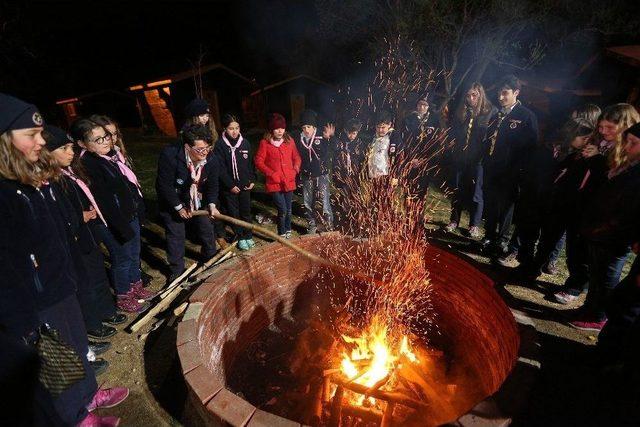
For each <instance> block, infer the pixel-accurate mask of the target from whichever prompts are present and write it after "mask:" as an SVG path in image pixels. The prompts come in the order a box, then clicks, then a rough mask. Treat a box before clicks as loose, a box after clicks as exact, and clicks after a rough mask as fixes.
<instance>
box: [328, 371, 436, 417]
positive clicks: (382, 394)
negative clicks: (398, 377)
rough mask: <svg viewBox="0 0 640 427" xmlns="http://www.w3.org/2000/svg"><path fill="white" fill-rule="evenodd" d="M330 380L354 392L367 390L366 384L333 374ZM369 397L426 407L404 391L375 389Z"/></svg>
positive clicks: (410, 405) (362, 392)
mask: <svg viewBox="0 0 640 427" xmlns="http://www.w3.org/2000/svg"><path fill="white" fill-rule="evenodd" d="M331 380H332V381H333V382H334V383H335V384H337V385H338V386H343V387H344V388H346V389H347V390H350V391H353V392H356V393H360V394H365V393H366V392H367V390H368V387H367V386H366V385H362V384H358V383H352V382H349V381H346V380H344V379H342V378H340V377H338V376H333V377H332V378H331ZM371 397H373V398H376V399H381V400H385V401H387V402H395V403H398V404H400V405H404V406H408V407H409V408H413V409H419V410H421V409H428V407H429V406H428V405H427V404H425V403H423V402H420V401H418V400H415V399H413V398H411V397H409V396H407V395H406V394H404V393H400V392H389V391H384V390H376V391H374V392H372V393H371Z"/></svg>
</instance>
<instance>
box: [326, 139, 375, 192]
mask: <svg viewBox="0 0 640 427" xmlns="http://www.w3.org/2000/svg"><path fill="white" fill-rule="evenodd" d="M367 150H368V147H367V144H366V143H365V142H364V141H363V140H362V138H360V136H358V137H357V138H356V139H354V140H353V141H349V138H347V135H342V136H341V137H340V138H336V139H335V140H334V149H333V175H334V177H335V179H334V183H335V184H336V185H340V184H341V183H343V182H344V180H345V179H346V177H354V176H358V175H360V173H362V168H363V167H364V164H365V163H364V161H365V159H366V158H367Z"/></svg>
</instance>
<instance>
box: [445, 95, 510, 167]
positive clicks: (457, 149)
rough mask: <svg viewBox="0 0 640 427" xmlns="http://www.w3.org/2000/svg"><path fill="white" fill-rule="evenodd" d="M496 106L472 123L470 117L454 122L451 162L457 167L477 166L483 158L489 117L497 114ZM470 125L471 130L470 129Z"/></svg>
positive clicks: (451, 132) (451, 133)
mask: <svg viewBox="0 0 640 427" xmlns="http://www.w3.org/2000/svg"><path fill="white" fill-rule="evenodd" d="M497 112H498V110H497V109H496V108H495V107H492V108H491V111H490V112H489V113H488V114H479V115H478V116H477V117H474V118H473V121H472V122H471V123H470V117H466V119H465V120H464V121H463V122H461V121H460V120H459V119H457V120H455V121H454V122H453V126H452V128H451V131H450V135H451V136H452V137H453V147H451V150H450V163H451V165H452V166H453V167H454V168H455V169H456V170H460V169H464V168H467V167H470V166H471V167H475V166H476V165H477V164H478V162H479V161H480V159H481V158H482V149H483V142H484V140H485V138H486V136H487V128H488V127H489V119H490V118H491V117H492V116H494V115H495V114H497ZM469 127H471V130H470V131H469Z"/></svg>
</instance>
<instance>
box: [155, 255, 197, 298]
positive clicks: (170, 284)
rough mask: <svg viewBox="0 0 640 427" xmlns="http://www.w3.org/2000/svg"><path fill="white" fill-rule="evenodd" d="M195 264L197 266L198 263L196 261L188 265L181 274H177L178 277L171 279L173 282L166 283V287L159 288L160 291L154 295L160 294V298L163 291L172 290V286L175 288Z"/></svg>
mask: <svg viewBox="0 0 640 427" xmlns="http://www.w3.org/2000/svg"><path fill="white" fill-rule="evenodd" d="M197 266H198V263H197V262H194V263H193V264H191V265H190V266H189V268H187V269H186V270H185V271H183V272H182V274H181V275H179V276H178V277H176V278H175V279H174V280H173V282H171V283H169V285H168V286H167V287H166V288H164V289H162V290H160V292H159V293H158V294H157V295H156V296H158V295H160V298H162V295H163V294H164V293H169V291H171V290H172V289H173V288H175V287H176V286H177V285H178V284H179V283H181V282H182V281H183V280H184V278H185V277H188V276H189V274H191V272H192V271H193V270H194V269H195V268H196V267H197Z"/></svg>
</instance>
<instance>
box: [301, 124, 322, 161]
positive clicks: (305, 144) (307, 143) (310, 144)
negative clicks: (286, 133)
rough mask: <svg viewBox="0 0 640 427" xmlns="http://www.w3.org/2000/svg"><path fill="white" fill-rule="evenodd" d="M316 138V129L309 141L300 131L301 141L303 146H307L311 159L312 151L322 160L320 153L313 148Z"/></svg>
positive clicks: (311, 158)
mask: <svg viewBox="0 0 640 427" xmlns="http://www.w3.org/2000/svg"><path fill="white" fill-rule="evenodd" d="M315 139H316V133H315V131H314V132H313V135H311V138H309V142H306V141H305V138H304V133H300V142H301V143H302V146H303V147H304V148H306V149H307V151H308V152H309V161H312V160H313V157H312V156H311V153H313V155H314V156H316V159H318V160H320V156H318V153H316V150H314V148H313V141H314V140H315Z"/></svg>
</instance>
